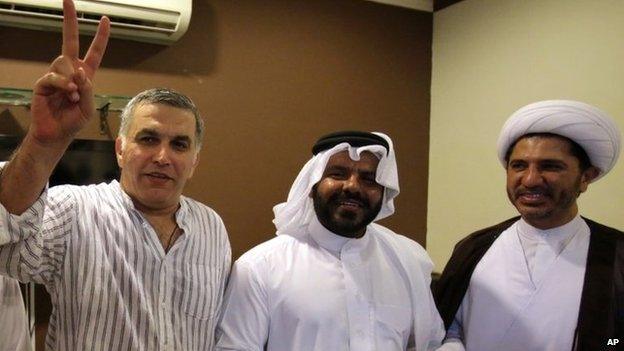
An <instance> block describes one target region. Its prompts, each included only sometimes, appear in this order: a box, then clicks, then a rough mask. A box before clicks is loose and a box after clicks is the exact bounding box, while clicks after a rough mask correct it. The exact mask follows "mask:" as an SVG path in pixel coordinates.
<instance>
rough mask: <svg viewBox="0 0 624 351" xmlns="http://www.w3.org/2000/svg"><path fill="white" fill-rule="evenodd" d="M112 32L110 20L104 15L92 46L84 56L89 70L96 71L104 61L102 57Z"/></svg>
mask: <svg viewBox="0 0 624 351" xmlns="http://www.w3.org/2000/svg"><path fill="white" fill-rule="evenodd" d="M109 34H110V20H109V19H108V17H106V16H104V17H102V19H100V24H99V25H98V29H97V33H95V38H93V41H92V42H91V46H90V47H89V50H88V51H87V54H86V55H85V58H84V63H85V64H86V65H87V68H88V71H89V72H93V73H95V71H96V70H97V69H98V67H99V66H100V62H102V57H103V56H104V52H105V51H106V45H107V44H108V36H109Z"/></svg>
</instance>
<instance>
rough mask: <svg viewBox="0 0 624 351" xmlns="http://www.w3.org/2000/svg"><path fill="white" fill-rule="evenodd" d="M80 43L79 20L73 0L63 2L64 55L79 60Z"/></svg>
mask: <svg viewBox="0 0 624 351" xmlns="http://www.w3.org/2000/svg"><path fill="white" fill-rule="evenodd" d="M79 50H80V43H79V41H78V18H77V15H76V7H75V6H74V2H73V1H72V0H63V50H62V55H63V56H67V57H69V58H71V59H78V53H79Z"/></svg>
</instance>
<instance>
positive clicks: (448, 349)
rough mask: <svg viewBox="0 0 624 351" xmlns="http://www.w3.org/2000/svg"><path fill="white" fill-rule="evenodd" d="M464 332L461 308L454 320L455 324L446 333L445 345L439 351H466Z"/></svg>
mask: <svg viewBox="0 0 624 351" xmlns="http://www.w3.org/2000/svg"><path fill="white" fill-rule="evenodd" d="M463 339H464V332H463V328H462V313H461V307H460V308H459V309H458V311H457V314H455V318H454V319H453V323H451V326H450V327H449V329H448V331H447V332H446V339H444V343H443V344H442V346H441V347H440V348H438V350H437V351H465V350H466V348H465V347H464V342H463Z"/></svg>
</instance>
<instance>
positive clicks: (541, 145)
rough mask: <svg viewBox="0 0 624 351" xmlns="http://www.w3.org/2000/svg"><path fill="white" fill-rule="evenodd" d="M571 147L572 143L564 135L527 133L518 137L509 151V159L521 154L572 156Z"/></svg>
mask: <svg viewBox="0 0 624 351" xmlns="http://www.w3.org/2000/svg"><path fill="white" fill-rule="evenodd" d="M571 148H572V143H571V142H570V141H569V140H568V139H567V138H564V137H559V136H557V135H547V136H545V135H529V136H524V137H522V138H520V139H518V141H517V142H516V143H515V145H514V148H513V150H512V152H511V155H510V159H512V158H514V157H517V156H522V154H534V155H543V156H548V157H556V156H559V157H566V156H573V155H572V152H571Z"/></svg>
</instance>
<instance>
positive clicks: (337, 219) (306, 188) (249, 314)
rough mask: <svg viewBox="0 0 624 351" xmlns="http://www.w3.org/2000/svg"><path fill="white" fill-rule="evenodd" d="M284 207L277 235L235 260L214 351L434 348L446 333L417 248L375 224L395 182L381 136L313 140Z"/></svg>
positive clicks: (279, 209)
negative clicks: (312, 146)
mask: <svg viewBox="0 0 624 351" xmlns="http://www.w3.org/2000/svg"><path fill="white" fill-rule="evenodd" d="M313 154H314V157H313V158H312V159H311V160H309V161H308V162H307V163H306V165H305V166H304V167H303V169H302V170H301V172H300V173H299V175H298V177H297V179H296V180H295V182H294V184H293V186H292V188H291V190H290V192H289V194H288V200H287V201H286V202H285V203H282V204H279V205H277V206H275V208H274V212H275V219H274V220H273V222H274V223H275V226H276V227H277V237H276V238H273V239H272V240H269V241H267V242H265V243H263V244H260V245H259V246H257V247H255V248H253V249H252V250H250V251H249V252H247V253H245V254H244V255H243V256H241V257H240V258H239V259H238V260H237V261H236V263H235V265H234V268H233V272H232V275H231V276H230V280H229V283H228V288H227V290H226V298H225V299H226V300H225V301H226V302H225V309H224V311H223V317H222V320H221V322H220V323H219V326H218V329H217V350H246V351H250V350H254V351H256V350H257V351H261V350H265V348H266V350H267V351H276V350H280V351H282V350H289V351H290V350H293V351H294V350H296V351H328V350H332V351H341V350H357V351H373V350H375V351H393V350H396V351H399V350H418V351H421V350H422V351H426V350H435V349H436V348H437V347H438V346H439V345H440V342H441V341H442V338H443V337H444V329H443V326H442V321H441V319H440V316H439V314H438V312H437V310H436V308H435V305H434V302H433V297H432V295H431V292H430V289H429V283H430V281H431V279H430V274H431V270H432V267H433V265H432V262H431V260H430V259H429V257H428V255H427V253H426V252H425V250H424V249H423V248H422V247H421V246H420V245H418V244H417V243H416V242H414V241H412V240H410V239H408V238H406V237H404V236H401V235H398V234H396V233H394V232H392V231H391V230H389V229H388V228H385V227H382V226H380V225H378V224H375V223H372V222H374V221H376V220H379V219H382V218H385V217H387V216H390V215H391V214H392V213H393V212H394V203H393V199H394V197H396V196H397V195H398V193H399V182H398V174H397V167H396V161H395V156H394V150H393V146H392V141H391V140H390V138H389V137H388V136H386V135H384V134H382V133H367V132H352V131H349V132H337V133H332V134H329V135H326V136H324V137H322V138H321V139H319V141H317V143H316V144H315V146H314V148H313Z"/></svg>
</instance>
